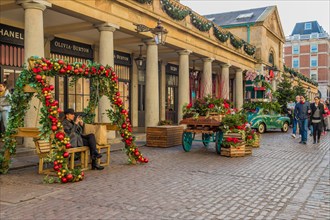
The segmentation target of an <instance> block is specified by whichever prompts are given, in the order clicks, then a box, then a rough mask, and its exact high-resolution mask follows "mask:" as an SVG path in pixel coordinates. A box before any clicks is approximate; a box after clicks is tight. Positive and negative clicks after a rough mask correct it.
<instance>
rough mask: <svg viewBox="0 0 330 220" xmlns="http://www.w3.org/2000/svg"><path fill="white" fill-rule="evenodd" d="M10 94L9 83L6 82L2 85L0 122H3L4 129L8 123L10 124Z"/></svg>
mask: <svg viewBox="0 0 330 220" xmlns="http://www.w3.org/2000/svg"><path fill="white" fill-rule="evenodd" d="M10 96H11V94H10V92H9V90H8V89H7V83H6V81H4V82H1V83H0V112H1V114H0V121H2V124H3V126H4V128H5V129H6V128H7V123H8V117H9V112H10V109H11V107H10V103H9V99H10Z"/></svg>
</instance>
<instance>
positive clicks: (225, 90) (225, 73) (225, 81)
mask: <svg viewBox="0 0 330 220" xmlns="http://www.w3.org/2000/svg"><path fill="white" fill-rule="evenodd" d="M229 67H230V65H228V64H223V65H221V86H222V90H221V98H223V99H229Z"/></svg>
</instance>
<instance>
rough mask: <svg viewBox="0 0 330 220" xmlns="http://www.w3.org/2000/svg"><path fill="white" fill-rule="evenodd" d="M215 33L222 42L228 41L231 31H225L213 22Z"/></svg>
mask: <svg viewBox="0 0 330 220" xmlns="http://www.w3.org/2000/svg"><path fill="white" fill-rule="evenodd" d="M213 34H214V36H215V37H216V38H217V39H218V40H219V41H221V42H222V43H224V42H226V41H227V40H228V38H229V32H226V31H223V30H221V29H220V28H218V27H217V26H216V24H213Z"/></svg>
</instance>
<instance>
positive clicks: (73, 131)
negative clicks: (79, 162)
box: [62, 108, 104, 170]
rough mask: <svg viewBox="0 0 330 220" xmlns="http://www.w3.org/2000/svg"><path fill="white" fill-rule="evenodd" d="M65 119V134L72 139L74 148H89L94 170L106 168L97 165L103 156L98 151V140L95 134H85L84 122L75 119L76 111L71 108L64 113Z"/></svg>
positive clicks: (79, 117) (79, 118)
mask: <svg viewBox="0 0 330 220" xmlns="http://www.w3.org/2000/svg"><path fill="white" fill-rule="evenodd" d="M64 114H65V118H64V120H63V121H62V125H63V128H64V132H65V133H66V134H67V135H68V136H69V137H70V144H71V146H72V147H81V146H88V147H89V149H90V155H91V158H92V170H103V169H104V167H103V166H100V165H99V164H97V163H96V160H97V159H98V158H101V157H102V155H101V154H99V153H98V152H97V150H96V140H95V135H94V134H88V135H84V134H83V128H84V122H83V120H82V118H81V116H78V117H77V118H76V119H75V115H74V110H73V109H71V108H69V109H67V110H65V111H64Z"/></svg>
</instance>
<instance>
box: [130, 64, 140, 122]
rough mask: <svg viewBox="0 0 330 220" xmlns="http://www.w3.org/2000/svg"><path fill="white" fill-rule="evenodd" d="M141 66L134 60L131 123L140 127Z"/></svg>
mask: <svg viewBox="0 0 330 220" xmlns="http://www.w3.org/2000/svg"><path fill="white" fill-rule="evenodd" d="M140 71H141V70H139V68H138V67H137V65H136V63H135V62H133V72H132V79H131V85H130V89H131V99H130V101H131V108H130V112H131V124H132V126H133V127H138V125H139V107H138V105H139V103H138V102H139V96H138V95H139V74H140Z"/></svg>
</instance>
